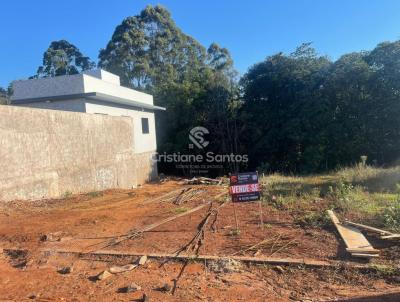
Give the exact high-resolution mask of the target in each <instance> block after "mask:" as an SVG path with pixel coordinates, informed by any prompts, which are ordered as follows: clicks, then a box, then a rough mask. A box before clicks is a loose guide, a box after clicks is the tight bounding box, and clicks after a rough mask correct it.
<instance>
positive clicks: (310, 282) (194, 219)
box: [0, 181, 400, 301]
mask: <svg viewBox="0 0 400 302" xmlns="http://www.w3.org/2000/svg"><path fill="white" fill-rule="evenodd" d="M188 188H191V189H190V190H189V191H187V192H186V193H185V194H186V195H184V196H186V197H185V198H181V199H179V197H178V196H179V194H181V195H180V196H183V195H182V190H187V189H188ZM190 191H192V192H195V193H196V194H194V193H193V195H192V196H191V195H190V194H188V192H190ZM226 191H227V189H226V187H224V186H195V185H192V186H187V185H181V184H179V183H178V182H177V181H168V182H166V183H163V184H148V185H145V186H143V187H141V188H139V189H136V190H130V191H128V190H127V191H121V190H118V191H106V192H100V193H96V192H94V193H91V194H87V195H79V196H72V197H66V198H64V199H59V200H43V201H35V202H12V203H8V204H3V205H2V206H1V207H0V247H1V248H3V253H1V254H0V298H1V300H0V301H7V300H11V301H22V300H31V299H34V300H35V301H141V300H142V298H143V295H144V294H145V295H146V296H147V297H148V299H149V301H196V300H199V301H331V300H332V301H333V300H334V301H400V276H397V275H393V274H391V273H390V272H387V271H386V270H385V269H382V268H381V269H379V267H380V266H379V265H381V264H388V263H390V264H391V265H398V264H399V263H398V260H397V259H398V254H399V250H400V248H398V246H397V245H396V244H395V243H384V242H381V241H379V240H377V239H374V238H370V237H368V239H370V240H371V242H372V243H373V244H374V246H376V247H377V248H379V249H381V251H382V257H381V258H380V259H378V260H374V261H373V262H374V263H377V264H379V265H377V266H375V267H378V269H376V268H375V269H370V268H367V267H366V265H367V264H366V263H365V262H362V261H358V262H355V261H354V260H352V259H350V258H349V256H348V255H346V254H345V252H344V246H343V244H342V243H341V241H340V239H339V237H338V236H337V234H336V232H335V230H334V228H333V227H332V228H312V227H305V226H302V225H301V224H298V223H295V218H294V217H293V216H292V215H289V214H288V213H287V212H285V211H283V210H282V211H280V210H277V209H276V208H273V207H271V206H269V205H266V204H264V205H263V206H262V208H261V209H262V210H261V211H260V206H259V203H237V204H232V203H231V202H228V203H226V204H224V205H223V206H222V207H220V205H221V203H222V202H223V201H224V200H226V199H227V196H226V195H225V196H222V197H221V194H220V193H221V192H226ZM170 192H171V193H170ZM168 193H170V194H169V195H167V194H168ZM188 196H189V197H188ZM216 196H219V197H216ZM208 202H212V204H211V203H210V204H207V205H206V206H205V207H203V208H202V209H201V210H199V211H196V212H194V213H191V214H188V215H185V216H183V217H180V218H177V219H175V220H172V221H170V222H168V223H165V224H162V225H160V226H158V227H155V228H154V229H152V230H150V231H146V232H138V231H139V230H141V229H142V228H143V227H145V226H148V225H151V224H153V223H157V222H160V221H161V220H162V219H165V218H168V217H172V216H175V215H178V214H184V213H186V212H188V211H189V210H190V209H193V208H195V207H197V206H199V205H202V204H206V203H208ZM176 203H180V204H176ZM219 207H220V208H219ZM216 209H219V210H218V213H216V212H215V210H216ZM212 210H214V211H212ZM210 213H211V214H212V215H211V216H210V220H209V221H208V223H207V224H206V226H205V233H204V238H203V240H200V241H199V242H198V243H199V244H198V245H195V244H194V243H193V242H192V244H190V243H191V240H192V239H193V237H194V236H195V235H196V233H197V232H198V229H199V224H200V225H201V222H202V221H203V219H204V218H205V217H206V215H208V214H210ZM260 213H262V222H263V225H261V218H260ZM235 216H236V219H235ZM203 222H204V221H203ZM237 227H238V229H237ZM124 234H130V236H127V237H123V235H124ZM116 236H120V237H116ZM200 238H202V236H200ZM122 239H124V240H122ZM262 240H265V241H264V243H263V244H260V245H258V246H256V247H254V248H252V246H254V245H256V244H257V243H259V242H261V241H262ZM119 241H121V242H119ZM185 246H187V247H188V248H190V247H193V250H186V251H183V252H184V253H192V254H194V253H197V254H199V255H219V256H232V255H236V256H248V257H254V256H256V257H259V258H266V257H269V258H274V259H278V258H290V259H300V260H301V259H307V260H308V259H310V260H321V261H325V262H328V263H329V264H330V266H329V267H315V266H308V265H302V264H297V265H285V264H280V265H271V264H251V263H244V262H237V261H229V260H221V261H210V260H207V261H203V260H202V261H194V260H192V259H191V260H189V261H182V260H180V261H178V260H169V259H163V258H151V257H149V259H148V260H147V262H146V263H145V264H144V265H141V266H138V267H136V268H134V269H133V270H131V271H127V272H122V273H117V274H112V275H111V276H110V277H109V278H106V279H104V280H97V279H96V276H97V275H98V274H99V273H101V272H103V271H104V270H106V269H108V268H110V267H111V266H115V265H126V264H129V263H135V262H136V261H137V258H138V257H137V256H135V255H154V254H176V253H177V252H178V251H179V250H180V249H182V247H185ZM57 250H58V251H60V250H64V251H73V252H77V251H79V252H82V254H77V253H63V254H62V253H57V252H55V251H57ZM99 250H107V251H112V252H120V253H122V252H124V253H125V254H124V255H121V256H117V255H106V254H102V255H100V254H97V255H94V254H93V253H91V252H96V251H99ZM127 253H131V254H132V255H131V256H129V255H126V254H127ZM351 266H365V268H354V267H351ZM66 267H68V268H72V271H71V272H69V273H64V274H63V273H60V272H59V270H60V269H62V268H66ZM132 283H134V284H136V285H139V286H140V287H141V289H139V290H136V291H134V292H129V293H125V292H124V291H125V290H124V288H125V287H127V286H129V285H131V284H132ZM165 284H168V286H166V287H165V286H164V285H165ZM367 296H369V297H371V298H368V299H367V298H366V297H367Z"/></svg>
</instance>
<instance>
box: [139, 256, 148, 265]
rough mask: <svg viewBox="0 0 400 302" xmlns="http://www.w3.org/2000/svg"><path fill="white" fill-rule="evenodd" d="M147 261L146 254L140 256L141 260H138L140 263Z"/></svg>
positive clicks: (143, 263)
mask: <svg viewBox="0 0 400 302" xmlns="http://www.w3.org/2000/svg"><path fill="white" fill-rule="evenodd" d="M146 262H147V256H146V255H144V256H142V257H140V258H139V260H138V265H145V264H146Z"/></svg>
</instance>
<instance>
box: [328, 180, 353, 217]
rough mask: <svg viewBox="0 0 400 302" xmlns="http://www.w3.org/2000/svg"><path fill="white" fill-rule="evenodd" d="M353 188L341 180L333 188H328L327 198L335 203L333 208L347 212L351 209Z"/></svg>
mask: <svg viewBox="0 0 400 302" xmlns="http://www.w3.org/2000/svg"><path fill="white" fill-rule="evenodd" d="M353 190H354V186H353V185H352V184H350V183H346V182H344V181H343V179H341V180H339V181H338V182H337V184H336V186H335V187H332V186H330V187H329V193H328V195H329V197H330V198H332V199H333V200H334V202H335V204H334V206H335V208H336V209H337V210H340V211H343V212H348V211H349V210H350V208H351V207H352V204H351V203H352V201H353V200H352V192H353Z"/></svg>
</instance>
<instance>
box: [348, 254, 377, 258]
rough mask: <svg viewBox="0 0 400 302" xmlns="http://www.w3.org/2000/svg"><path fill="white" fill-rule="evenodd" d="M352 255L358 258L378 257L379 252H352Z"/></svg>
mask: <svg viewBox="0 0 400 302" xmlns="http://www.w3.org/2000/svg"><path fill="white" fill-rule="evenodd" d="M351 256H353V257H358V258H378V257H379V255H377V254H364V253H351Z"/></svg>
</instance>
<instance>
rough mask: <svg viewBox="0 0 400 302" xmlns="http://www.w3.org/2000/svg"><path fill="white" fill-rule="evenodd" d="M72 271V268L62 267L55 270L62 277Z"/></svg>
mask: <svg viewBox="0 0 400 302" xmlns="http://www.w3.org/2000/svg"><path fill="white" fill-rule="evenodd" d="M73 271H74V268H73V267H72V266H66V267H62V268H60V269H58V270H57V272H58V273H60V274H62V275H66V274H70V273H72V272H73Z"/></svg>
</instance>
